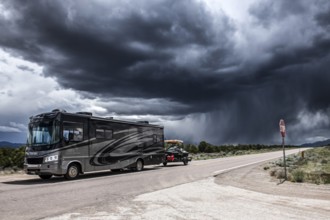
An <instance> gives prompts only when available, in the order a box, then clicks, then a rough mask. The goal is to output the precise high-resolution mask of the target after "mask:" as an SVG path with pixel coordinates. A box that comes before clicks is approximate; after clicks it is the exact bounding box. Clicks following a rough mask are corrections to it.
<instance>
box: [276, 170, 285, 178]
mask: <svg viewBox="0 0 330 220" xmlns="http://www.w3.org/2000/svg"><path fill="white" fill-rule="evenodd" d="M276 178H277V179H284V178H285V172H284V170H283V169H280V170H277V171H276Z"/></svg>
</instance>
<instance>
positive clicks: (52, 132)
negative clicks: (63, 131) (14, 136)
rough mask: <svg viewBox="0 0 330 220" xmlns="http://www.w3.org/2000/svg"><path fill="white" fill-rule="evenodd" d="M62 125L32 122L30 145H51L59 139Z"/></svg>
mask: <svg viewBox="0 0 330 220" xmlns="http://www.w3.org/2000/svg"><path fill="white" fill-rule="evenodd" d="M59 134H60V127H59V126H58V125H57V123H54V122H50V123H47V124H45V123H40V124H30V126H29V137H28V142H29V145H49V144H55V143H57V142H58V141H59V137H60V136H59Z"/></svg>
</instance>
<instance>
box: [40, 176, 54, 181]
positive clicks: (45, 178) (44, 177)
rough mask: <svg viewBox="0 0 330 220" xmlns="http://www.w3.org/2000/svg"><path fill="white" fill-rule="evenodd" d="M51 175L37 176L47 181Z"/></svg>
mask: <svg viewBox="0 0 330 220" xmlns="http://www.w3.org/2000/svg"><path fill="white" fill-rule="evenodd" d="M52 176H53V175H39V177H40V178H41V179H43V180H48V179H50V178H52Z"/></svg>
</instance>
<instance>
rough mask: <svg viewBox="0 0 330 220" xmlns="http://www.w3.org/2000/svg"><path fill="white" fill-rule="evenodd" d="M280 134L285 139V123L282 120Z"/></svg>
mask: <svg viewBox="0 0 330 220" xmlns="http://www.w3.org/2000/svg"><path fill="white" fill-rule="evenodd" d="M280 132H281V135H282V137H285V122H284V120H283V119H281V120H280Z"/></svg>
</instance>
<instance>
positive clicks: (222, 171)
mask: <svg viewBox="0 0 330 220" xmlns="http://www.w3.org/2000/svg"><path fill="white" fill-rule="evenodd" d="M299 152H300V149H299ZM299 152H298V151H297V152H292V153H289V154H287V155H290V154H295V153H299ZM287 155H286V156H287ZM279 157H281V156H276V157H272V158H268V159H264V160H259V161H256V162H252V163H248V164H243V165H239V166H236V167H231V168H228V169H223V170H217V171H214V172H213V173H212V176H214V177H216V176H217V175H219V174H221V173H225V172H227V171H230V170H235V169H238V168H242V167H246V166H250V165H253V164H257V163H262V162H265V161H269V160H274V159H276V158H279Z"/></svg>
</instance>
